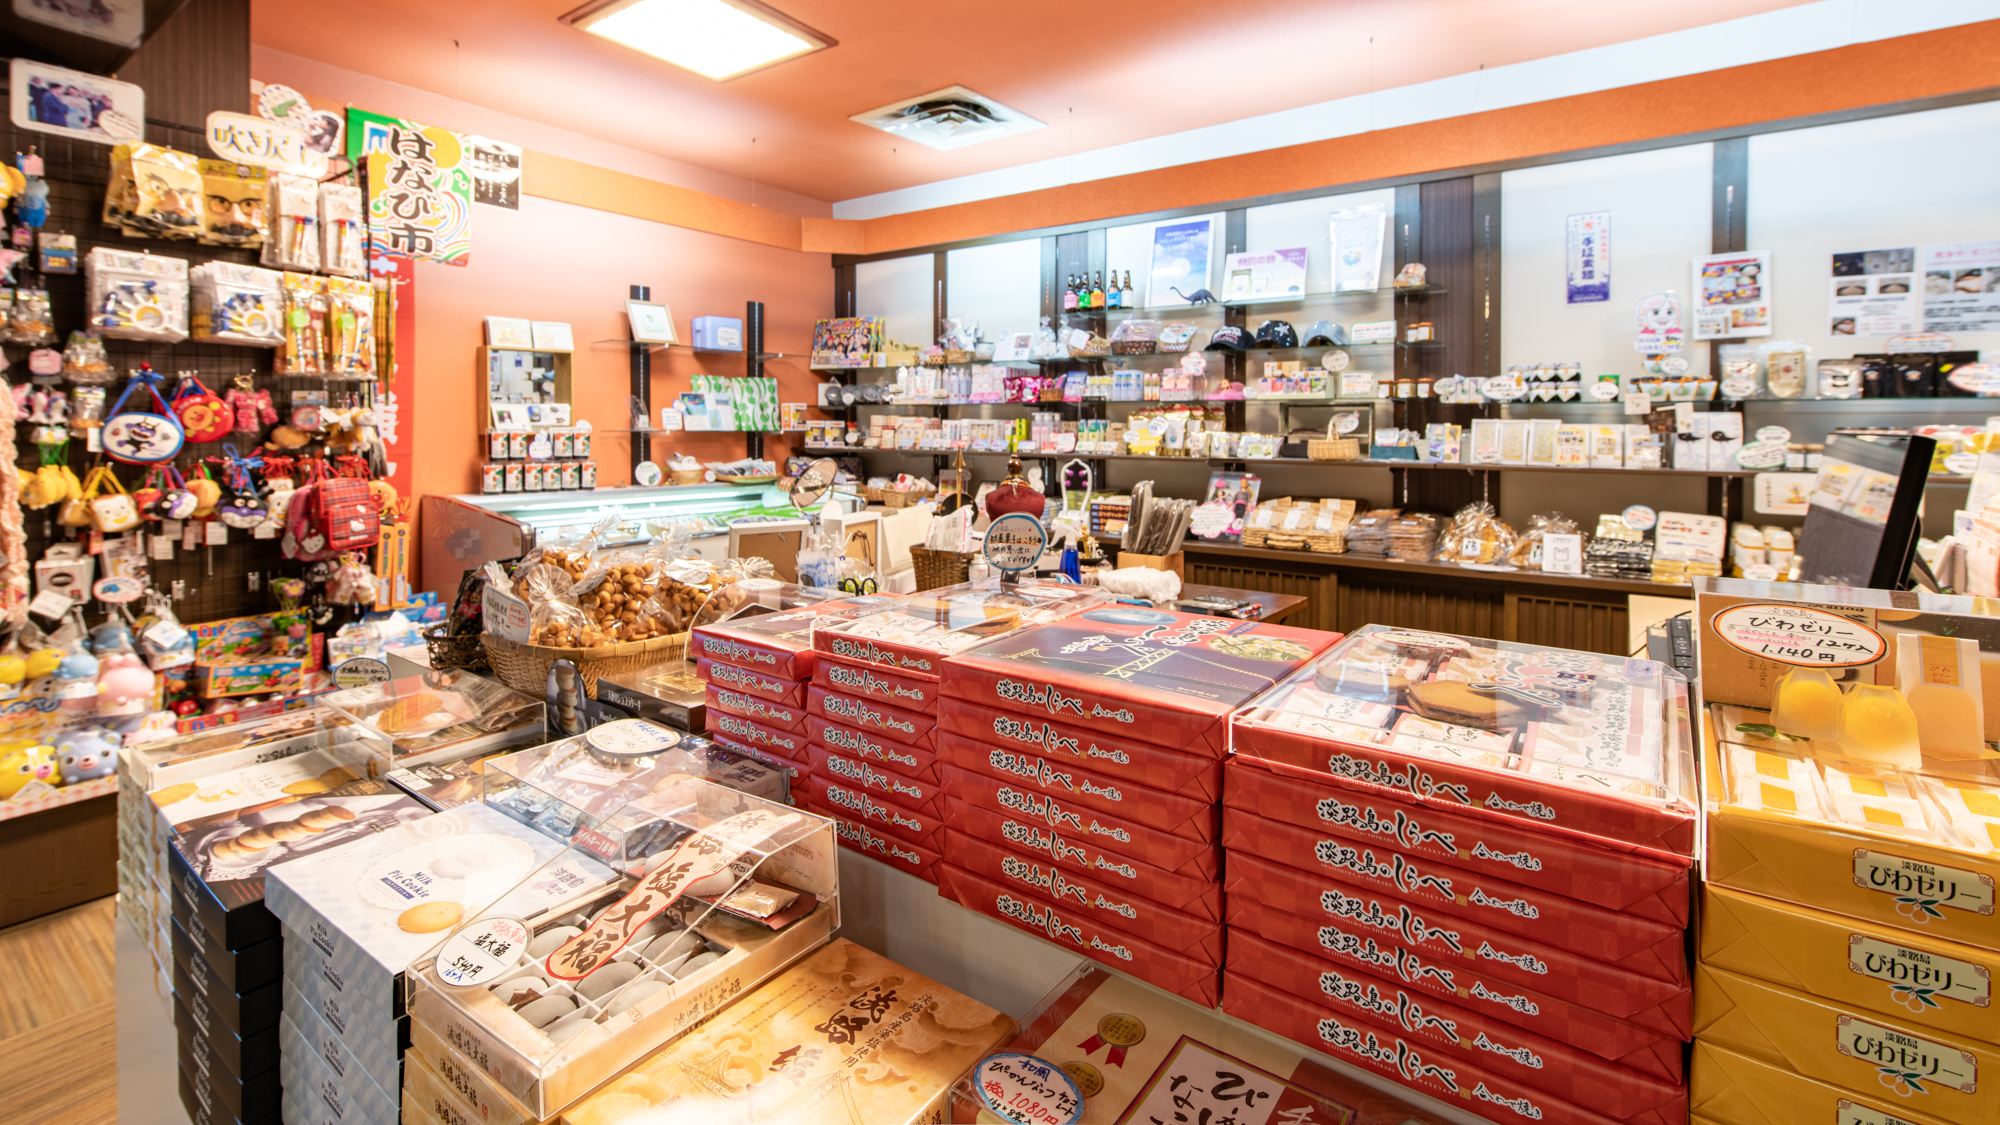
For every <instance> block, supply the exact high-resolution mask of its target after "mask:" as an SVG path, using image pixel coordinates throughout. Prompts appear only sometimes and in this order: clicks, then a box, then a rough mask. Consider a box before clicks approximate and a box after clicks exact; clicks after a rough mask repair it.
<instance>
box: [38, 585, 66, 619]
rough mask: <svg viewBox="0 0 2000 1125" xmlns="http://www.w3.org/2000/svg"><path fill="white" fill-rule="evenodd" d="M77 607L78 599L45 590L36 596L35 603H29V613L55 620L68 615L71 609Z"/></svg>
mask: <svg viewBox="0 0 2000 1125" xmlns="http://www.w3.org/2000/svg"><path fill="white" fill-rule="evenodd" d="M75 605H76V599H74V598H72V597H70V596H69V595H68V594H64V593H60V592H58V591H55V590H43V591H42V592H41V593H39V594H36V595H35V599H34V600H33V601H31V602H29V603H28V611H29V612H30V613H35V614H39V615H40V616H42V617H51V618H55V617H61V616H62V615H63V614H65V613H68V612H69V611H70V608H71V607H73V606H75Z"/></svg>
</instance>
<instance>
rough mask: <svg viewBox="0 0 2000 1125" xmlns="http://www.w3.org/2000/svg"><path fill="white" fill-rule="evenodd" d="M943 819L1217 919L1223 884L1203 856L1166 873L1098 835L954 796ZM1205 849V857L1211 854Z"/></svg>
mask: <svg viewBox="0 0 2000 1125" xmlns="http://www.w3.org/2000/svg"><path fill="white" fill-rule="evenodd" d="M945 806H946V809H945V823H946V824H948V825H950V827H951V829H952V830H955V831H958V832H961V833H963V834H965V835H966V836H968V837H971V838H972V839H975V840H985V841H989V842H991V843H993V844H994V845H996V846H998V847H1003V848H1006V849H1008V850H1010V851H1014V852H1018V853H1019V854H1021V855H1025V856H1033V857H1035V858H1037V859H1040V858H1042V857H1047V858H1048V859H1049V860H1051V861H1053V862H1054V863H1055V864H1056V865H1057V866H1059V867H1061V868H1063V869H1064V870H1068V871H1074V872H1077V873H1078V874H1081V875H1085V876H1088V877H1090V878H1093V879H1099V880H1102V881H1103V882H1104V883H1105V884H1107V885H1109V886H1113V887H1129V888H1130V893H1132V894H1136V895H1141V896H1143V897H1145V898H1149V899H1152V900H1153V901H1154V902H1157V903H1160V904H1162V905H1165V906H1171V907H1173V908H1175V909H1177V910H1185V911H1187V912H1188V913H1190V914H1193V915H1195V916H1197V917H1202V918H1216V919H1220V918H1221V917H1222V888H1221V887H1220V886H1219V885H1217V883H1216V875H1217V873H1218V872H1219V870H1220V862H1219V861H1218V860H1216V859H1213V858H1207V859H1206V862H1207V863H1208V867H1207V868H1206V869H1205V870H1204V869H1203V867H1202V866H1201V865H1200V864H1197V865H1195V866H1194V869H1193V870H1191V871H1186V872H1183V871H1170V870H1168V869H1167V868H1164V867H1159V866H1156V865H1154V864H1151V863H1147V862H1145V861H1144V860H1137V859H1132V858H1131V857H1129V856H1128V855H1126V854H1125V853H1124V852H1114V851H1111V850H1109V849H1108V848H1105V847H1104V841H1103V838H1102V837H1101V836H1093V835H1090V834H1088V833H1087V832H1075V831H1073V830H1072V829H1071V828H1070V827H1069V826H1068V825H1067V824H1065V825H1062V826H1060V827H1051V826H1049V825H1048V824H1047V823H1046V822H1045V821H1043V820H1042V819H1041V818H1039V817H1027V816H1022V815H1020V814H1018V813H1012V812H1006V811H1002V810H996V809H989V808H986V807H985V806H983V805H975V804H971V803H969V802H966V801H962V800H959V799H958V798H956V797H951V796H947V797H946V798H945ZM1214 855H1215V850H1214V849H1213V848H1210V849H1207V850H1206V851H1204V852H1203V856H1204V857H1214Z"/></svg>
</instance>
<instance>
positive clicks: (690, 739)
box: [482, 719, 790, 870]
mask: <svg viewBox="0 0 2000 1125" xmlns="http://www.w3.org/2000/svg"><path fill="white" fill-rule="evenodd" d="M482 776H483V779H484V800H485V801H486V803H487V804H489V805H491V806H493V807H494V808H495V809H498V810H499V811H500V812H502V813H504V814H506V815H507V816H510V817H512V818H514V819H515V820H518V821H520V822H521V823H522V824H526V825H528V826H530V827H532V828H534V829H536V830H537V831H540V832H542V833H545V834H546V835H548V836H550V837H551V838H553V839H555V840H557V841H559V842H561V843H564V844H575V845H576V846H578V847H580V848H583V849H585V850H587V851H589V852H591V853H593V854H595V855H596V856H597V857H598V859H600V860H602V861H603V862H605V863H609V864H612V865H613V866H615V867H618V868H619V869H620V870H636V869H637V868H638V866H639V865H640V864H642V863H644V861H645V860H646V859H647V858H648V857H650V856H652V855H653V854H654V853H656V852H658V851H659V850H660V849H661V848H663V847H666V846H667V845H668V843H669V841H670V840H671V839H672V838H673V837H674V836H676V835H677V834H678V833H677V832H676V831H675V830H674V829H673V828H672V826H670V825H669V824H667V823H666V822H664V821H662V820H661V819H660V818H659V817H658V816H657V815H656V814H654V813H652V812H650V811H648V810H647V809H645V808H642V807H640V806H638V805H636V804H634V802H636V801H637V800H638V799H639V798H641V797H644V796H647V795H649V794H652V793H656V792H660V791H662V790H666V789H669V788H672V787H673V786H675V785H678V784H679V783H681V782H682V781H685V780H687V779H688V778H691V777H703V778H707V779H709V780H710V781H714V782H716V783H717V784H720V785H726V786H728V787H729V788H731V789H737V790H740V791H742V792H745V793H749V794H751V795H752V796H756V797H762V798H763V799H765V800H767V801H772V802H775V803H778V804H783V803H785V802H786V801H787V800H788V799H789V797H790V788H789V784H788V781H789V779H788V778H787V777H786V776H785V774H784V772H783V771H782V770H777V769H773V768H772V767H770V766H768V765H766V764H764V763H762V762H759V761H757V760H755V759H753V758H747V757H744V756H743V755H741V754H738V753H736V752H734V751H732V750H729V749H727V748H726V747H723V746H720V745H718V744H716V743H714V742H712V741H710V740H708V739H706V738H702V737H700V736H699V735H691V734H684V733H682V732H680V731H677V730H674V729H672V728H671V727H663V726H661V725H659V724H658V723H654V722H650V721H648V720H645V719H620V720H618V721H616V722H611V723H605V724H603V725H602V726H596V727H592V728H591V729H589V730H587V731H585V732H584V733H582V734H579V735H576V736H574V737H571V738H566V739H563V740H562V741H560V742H551V743H549V744H548V745H546V746H537V747H535V748H533V749H531V750H522V751H520V752H518V753H514V754H508V755H506V756H504V757H499V758H494V759H492V760H491V761H489V762H487V764H486V768H485V770H484V771H483V772H482Z"/></svg>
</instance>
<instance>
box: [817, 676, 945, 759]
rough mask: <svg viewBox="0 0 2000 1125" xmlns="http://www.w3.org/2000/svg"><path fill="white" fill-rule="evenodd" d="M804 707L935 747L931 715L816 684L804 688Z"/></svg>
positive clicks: (910, 742)
mask: <svg viewBox="0 0 2000 1125" xmlns="http://www.w3.org/2000/svg"><path fill="white" fill-rule="evenodd" d="M806 709H807V710H809V711H812V712H815V713H817V714H819V715H821V716H824V717H825V718H826V719H827V721H829V722H833V723H839V724H840V725H842V726H847V727H854V728H856V729H858V730H864V731H868V732H870V733H872V734H875V735H878V736H880V737H882V738H887V739H890V740H892V741H895V742H902V743H907V744H908V745H911V746H916V747H920V748H922V749H925V750H931V749H935V746H936V744H935V743H934V742H933V741H932V736H931V731H932V729H933V728H934V727H936V726H937V718H936V716H934V715H924V714H919V713H918V712H915V711H905V710H902V709H900V708H896V707H885V706H883V705H882V704H880V703H877V702H875V701H874V700H871V699H865V698H862V697H860V696H853V695H843V694H840V693H839V692H831V691H828V690H826V689H825V688H822V687H817V686H815V687H811V688H808V689H807V690H806Z"/></svg>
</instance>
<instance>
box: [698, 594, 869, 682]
mask: <svg viewBox="0 0 2000 1125" xmlns="http://www.w3.org/2000/svg"><path fill="white" fill-rule="evenodd" d="M733 589H736V590H738V591H741V592H743V593H745V594H747V595H749V598H748V600H747V601H746V602H745V603H744V604H743V605H742V606H739V607H736V608H735V609H733V610H732V611H731V615H730V616H729V617H728V618H727V619H726V620H721V621H715V622H712V623H708V624H702V625H697V626H695V627H694V630H693V632H692V633H691V634H690V635H689V637H688V656H689V658H691V659H694V660H697V661H699V662H700V663H701V665H702V677H703V678H704V679H710V680H713V677H711V676H709V675H708V668H707V666H708V665H709V664H711V663H721V664H728V665H733V666H735V667H737V668H747V669H751V670H753V671H757V672H763V673H765V674H767V675H769V676H770V677H772V679H773V680H774V681H784V682H786V683H798V682H800V681H802V680H806V679H809V678H810V677H811V676H812V669H813V651H812V630H813V623H814V622H815V621H816V620H817V619H818V618H819V617H821V616H822V615H825V614H832V615H834V616H836V617H851V616H853V615H854V614H856V613H859V612H863V611H864V609H865V608H866V607H867V606H869V605H871V604H879V602H880V601H881V599H876V598H865V599H850V598H841V597H839V595H837V594H835V593H834V592H832V591H829V590H819V589H815V588H812V587H807V586H792V585H788V584H785V583H781V582H772V583H770V584H769V585H763V584H761V583H759V582H758V581H757V580H754V579H753V580H750V581H746V582H739V583H737V584H736V586H735V587H733ZM724 675H725V676H727V675H728V674H727V673H725V674H724ZM736 679H740V678H732V679H729V680H725V681H724V686H732V687H739V688H741V689H742V690H744V691H750V690H753V686H754V681H753V682H751V683H738V682H736Z"/></svg>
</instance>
